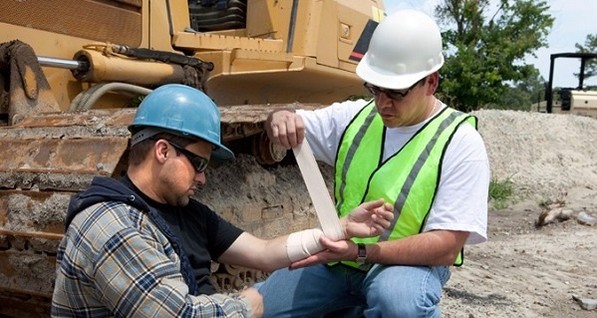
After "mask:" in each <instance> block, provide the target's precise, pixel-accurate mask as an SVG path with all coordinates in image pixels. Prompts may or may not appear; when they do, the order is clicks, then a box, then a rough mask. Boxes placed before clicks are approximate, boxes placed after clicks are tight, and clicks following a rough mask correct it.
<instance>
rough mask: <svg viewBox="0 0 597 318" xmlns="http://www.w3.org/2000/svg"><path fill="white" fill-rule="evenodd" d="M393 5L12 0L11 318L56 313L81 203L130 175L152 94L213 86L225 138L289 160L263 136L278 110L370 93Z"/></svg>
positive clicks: (5, 302)
mask: <svg viewBox="0 0 597 318" xmlns="http://www.w3.org/2000/svg"><path fill="white" fill-rule="evenodd" d="M383 10H384V8H383V3H382V0H329V1H328V0H326V1H320V0H302V1H299V0H188V1H183V0H164V1H149V0H61V1H46V0H28V1H18V0H6V1H3V2H2V10H0V88H1V89H0V148H1V149H2V151H1V152H0V154H1V155H0V316H13V317H26V316H36V317H38V316H47V315H48V314H49V307H50V301H51V294H52V290H53V283H54V275H53V273H54V272H55V266H56V264H55V255H56V247H57V245H58V242H59V241H60V239H61V238H62V235H63V233H64V225H63V218H64V214H65V210H66V205H67V204H68V200H69V198H70V196H71V195H72V194H73V193H75V192H77V191H80V190H82V189H84V188H86V186H87V185H88V184H89V183H90V181H91V179H92V178H93V176H96V175H107V176H115V177H116V176H119V175H120V174H121V173H122V170H123V167H124V166H125V165H126V160H127V146H128V139H129V137H130V136H129V133H128V131H127V129H126V126H127V125H128V124H129V123H130V122H131V121H132V118H133V115H134V111H135V107H136V106H137V105H138V103H139V101H140V99H142V98H143V96H144V95H146V94H148V93H149V92H150V91H151V90H152V89H154V88H156V87H158V86H160V85H163V84H166V83H183V84H185V85H189V86H193V87H196V88H198V89H201V90H204V91H205V92H206V93H207V94H208V95H209V96H210V97H211V98H213V100H214V101H215V102H216V104H217V105H218V106H219V107H220V110H221V112H222V131H223V134H224V135H223V140H224V143H226V144H227V145H228V146H230V148H232V149H233V150H234V151H235V152H242V153H246V154H250V155H252V156H254V157H255V158H256V160H257V162H258V163H260V164H263V165H272V164H275V163H277V162H280V161H281V160H282V159H284V157H285V156H286V150H285V149H279V148H277V147H276V146H273V145H271V144H270V142H269V141H268V140H267V137H266V136H265V134H264V133H263V121H264V120H265V118H266V116H267V113H268V112H269V111H271V110H273V109H274V108H276V107H319V106H320V105H327V104H329V103H331V102H333V101H339V100H344V99H346V98H349V97H350V96H351V95H362V94H364V91H363V89H362V82H361V81H359V79H358V78H357V77H356V76H355V74H354V71H355V68H356V64H357V63H358V61H359V60H360V58H361V57H362V55H363V54H364V53H365V52H366V50H367V48H368V43H369V38H370V36H371V33H372V32H373V30H374V28H375V26H376V25H377V22H379V20H381V19H382V18H383V16H384V12H383ZM222 190H223V191H226V189H222ZM266 232H267V229H262V231H261V233H266ZM232 272H233V269H232ZM224 287H225V286H224Z"/></svg>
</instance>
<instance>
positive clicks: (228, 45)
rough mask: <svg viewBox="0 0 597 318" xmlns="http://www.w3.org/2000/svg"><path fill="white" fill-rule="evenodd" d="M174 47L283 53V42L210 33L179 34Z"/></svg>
mask: <svg viewBox="0 0 597 318" xmlns="http://www.w3.org/2000/svg"><path fill="white" fill-rule="evenodd" d="M173 42H174V46H176V47H178V48H185V49H196V50H198V51H202V50H232V49H237V48H240V49H244V50H255V51H262V52H283V51H284V43H283V42H282V40H269V39H261V38H246V37H238V36H225V35H219V34H210V33H189V32H179V33H177V34H176V35H175V36H174V41H173Z"/></svg>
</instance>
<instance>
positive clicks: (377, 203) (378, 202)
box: [360, 199, 384, 210]
mask: <svg viewBox="0 0 597 318" xmlns="http://www.w3.org/2000/svg"><path fill="white" fill-rule="evenodd" d="M383 205H384V201H383V199H377V200H375V201H367V202H365V203H362V204H361V205H360V207H361V208H363V209H365V210H373V209H376V208H379V207H381V206H383Z"/></svg>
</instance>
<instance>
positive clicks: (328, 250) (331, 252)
mask: <svg viewBox="0 0 597 318" xmlns="http://www.w3.org/2000/svg"><path fill="white" fill-rule="evenodd" d="M319 242H320V243H321V246H323V247H324V248H325V249H324V250H323V251H321V252H319V253H317V254H313V255H311V256H308V257H306V258H303V259H302V260H298V261H296V262H293V263H292V264H290V266H289V267H288V268H289V269H291V270H292V269H297V268H301V267H307V266H311V265H315V264H323V263H329V262H336V261H345V260H354V259H356V253H357V252H356V250H357V247H356V244H355V243H353V242H352V241H350V240H340V241H332V240H331V239H329V238H327V237H326V236H321V237H320V238H319Z"/></svg>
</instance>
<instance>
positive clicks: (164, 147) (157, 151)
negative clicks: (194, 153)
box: [154, 139, 170, 164]
mask: <svg viewBox="0 0 597 318" xmlns="http://www.w3.org/2000/svg"><path fill="white" fill-rule="evenodd" d="M169 151H170V147H168V143H167V142H166V141H165V140H164V139H159V140H157V141H156V142H155V144H154V155H155V158H156V160H157V161H158V162H159V163H162V164H163V163H164V162H166V160H168V152H169Z"/></svg>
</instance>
